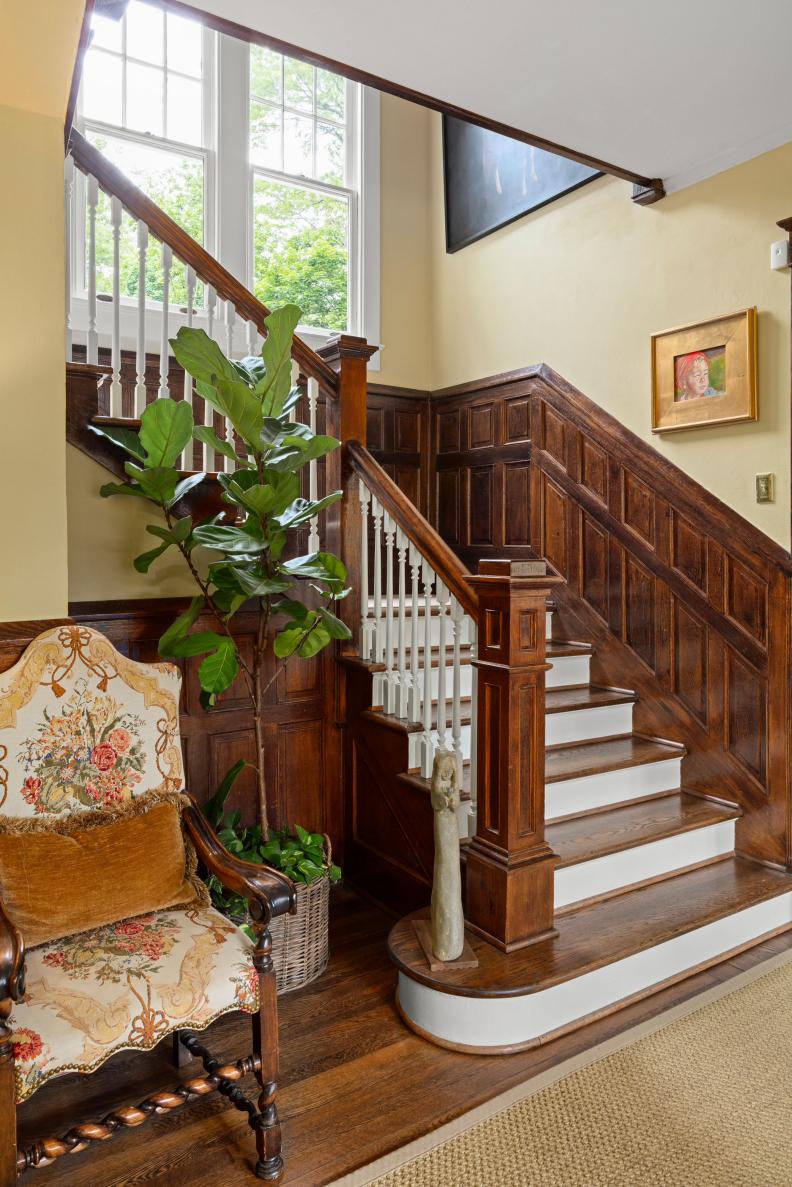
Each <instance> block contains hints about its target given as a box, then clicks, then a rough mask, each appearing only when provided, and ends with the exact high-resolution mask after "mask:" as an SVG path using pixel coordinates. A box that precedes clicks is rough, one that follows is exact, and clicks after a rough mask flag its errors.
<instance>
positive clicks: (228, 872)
mask: <svg viewBox="0 0 792 1187" xmlns="http://www.w3.org/2000/svg"><path fill="white" fill-rule="evenodd" d="M187 798H188V800H189V806H188V807H187V808H185V809H184V812H183V819H184V823H185V827H186V829H187V832H188V833H189V835H190V839H191V840H192V843H193V844H194V845H195V850H196V853H197V854H198V857H199V858H200V860H201V861H202V862H203V864H204V865H205V866H206V868H207V870H209V872H210V873H211V874H214V875H215V877H217V878H219V879H220V881H221V882H222V883H223V885H224V886H225V887H227V889H228V890H233V891H234V893H235V894H239V895H241V896H242V898H246V899H247V900H248V901H249V902H250V903H251V904H255V906H256V907H257V910H256V911H255V912H254V915H255V916H256V917H257V918H259V919H263V920H264V921H265V922H267V923H268V922H269V920H270V919H273V918H274V917H275V916H276V915H286V914H287V913H289V912H293V911H294V909H295V906H296V901H297V900H296V895H295V891H294V883H293V882H292V880H291V878H287V876H286V875H285V874H282V873H280V871H279V870H273V869H272V867H271V866H266V865H256V864H255V863H254V862H252V861H242V859H241V858H239V857H235V856H234V854H233V853H229V851H228V850H227V849H226V848H225V846H224V845H223V844H222V843H221V842H220V840H219V838H218V836H217V833H216V832H215V831H214V829H213V828H212V826H211V825H210V823H209V821H208V820H207V819H206V817H205V816H204V814H203V812H202V811H201V809H200V808H199V807H198V804H197V803H196V801H195V799H194V798H193V797H192V796H191V795H188V796H187Z"/></svg>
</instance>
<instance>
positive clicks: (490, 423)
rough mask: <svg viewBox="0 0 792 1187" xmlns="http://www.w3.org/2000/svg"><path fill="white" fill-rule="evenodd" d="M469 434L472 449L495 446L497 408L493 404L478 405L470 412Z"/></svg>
mask: <svg viewBox="0 0 792 1187" xmlns="http://www.w3.org/2000/svg"><path fill="white" fill-rule="evenodd" d="M468 415H469V422H468V433H469V438H470V448H471V449H482V448H484V447H485V446H487V445H494V444H495V408H494V405H493V404H492V403H489V404H477V405H474V406H473V407H472V408H471V409H470V410H469V414H468Z"/></svg>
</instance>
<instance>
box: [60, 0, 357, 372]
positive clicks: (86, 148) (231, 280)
mask: <svg viewBox="0 0 792 1187" xmlns="http://www.w3.org/2000/svg"><path fill="white" fill-rule="evenodd" d="M190 11H192V10H190ZM69 148H70V151H71V153H72V156H73V157H74V161H75V164H76V165H77V166H78V167H79V168H80V169H82V171H83V172H84V173H90V174H92V175H93V176H94V177H95V178H96V180H97V181H98V182H99V185H100V186H101V188H102V189H103V190H105V191H106V192H107V193H109V194H112V195H113V196H114V197H116V198H119V199H120V200H121V203H122V204H123V206H124V207H125V208H126V209H127V210H128V211H129V213H130V214H132V215H133V216H134V217H135V218H137V219H140V220H141V222H144V223H145V224H146V226H147V227H148V228H149V230H150V231H151V233H152V234H153V235H155V236H156V238H157V239H159V240H160V242H161V243H167V244H168V246H169V247H170V248H172V250H173V251H174V253H175V254H176V255H177V256H178V258H179V259H180V260H182V261H183V262H184V263H186V264H189V265H190V266H191V267H192V268H194V269H195V272H196V274H197V275H198V276H199V277H200V278H201V280H203V281H205V282H206V283H207V284H211V285H212V287H213V288H214V289H215V290H216V292H217V295H218V297H221V298H222V299H223V300H224V301H231V303H232V304H233V306H234V308H235V309H236V311H237V313H239V314H240V316H241V317H243V318H244V319H245V320H246V321H252V322H253V323H254V325H255V326H256V329H257V330H258V332H259V333H260V334H266V326H265V324H264V323H265V320H266V318H267V317H268V316H269V313H270V311H269V309H268V308H267V306H266V305H262V303H261V302H260V301H259V300H257V298H256V297H254V296H253V294H252V293H251V292H248V290H247V289H246V288H245V286H244V285H242V284H240V283H239V281H238V280H237V279H236V277H234V276H232V275H231V273H230V272H228V271H227V270H226V269H225V268H224V267H223V266H222V264H219V263H218V262H217V260H216V259H215V258H214V256H211V255H210V254H209V252H208V251H206V249H205V248H204V247H202V246H201V245H200V243H196V241H195V240H194V239H193V238H192V236H190V235H188V234H187V232H186V231H183V230H182V228H181V227H180V226H179V225H178V223H176V222H174V221H173V219H172V218H170V217H169V216H168V215H167V214H166V213H165V211H164V210H161V209H160V207H159V206H157V204H156V203H155V202H152V201H151V199H150V198H148V197H147V196H146V195H145V194H144V193H143V191H142V190H139V189H138V187H137V186H136V185H134V183H133V182H131V181H130V180H129V178H128V177H126V176H125V175H124V174H123V173H122V172H121V170H120V169H117V168H116V167H115V165H113V164H112V163H111V162H110V161H108V159H107V157H105V156H103V154H102V153H100V152H99V151H98V149H96V148H94V146H93V145H92V144H89V142H88V141H87V140H86V139H85V137H84V136H83V135H82V134H81V133H80V132H78V131H77V129H76V128H73V129H72V132H71V136H70V139H69ZM343 337H344V338H348V337H349V335H344V336H343ZM292 358H293V359H294V361H295V362H296V363H297V364H298V365H299V367H300V369H301V370H302V371H303V372H304V373H305V374H306V375H310V376H311V377H312V378H314V379H317V380H318V381H319V382H320V383H321V384H322V385H323V386H324V388H325V389H326V390H327V391H330V392H335V391H336V390H337V384H338V380H337V377H336V373H335V372H334V371H333V368H332V367H331V366H330V365H329V364H328V363H327V362H325V360H324V359H323V358H320V356H319V355H318V354H317V353H316V351H314V350H312V349H311V347H310V346H308V345H307V343H305V342H303V340H302V339H301V338H298V337H297V336H296V335H295V337H294V341H293V344H292Z"/></svg>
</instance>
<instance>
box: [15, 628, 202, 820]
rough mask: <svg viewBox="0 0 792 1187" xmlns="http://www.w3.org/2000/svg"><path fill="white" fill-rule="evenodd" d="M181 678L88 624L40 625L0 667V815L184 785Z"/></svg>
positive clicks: (33, 814)
mask: <svg viewBox="0 0 792 1187" xmlns="http://www.w3.org/2000/svg"><path fill="white" fill-rule="evenodd" d="M180 685H181V676H180V674H179V671H178V669H177V668H175V667H174V666H173V665H172V664H162V663H157V664H141V663H136V662H135V661H134V660H130V659H127V657H126V656H123V655H121V653H120V652H118V651H116V649H115V647H113V645H112V644H111V643H110V641H109V640H108V639H106V638H105V637H104V635H101V634H99V632H98V631H94V630H90V629H89V628H88V627H84V626H62V627H55V628H54V629H53V630H50V631H45V632H44V634H41V635H39V636H38V638H37V639H35V640H34V641H33V642H32V643H31V644H30V646H29V647H28V648H27V650H26V651H25V654H24V655H23V656H22V658H21V659H20V660H19V662H18V663H17V664H15V665H14V667H12V668H10V669H9V670H8V671H7V672H3V673H2V674H0V814H2V815H4V816H6V817H12V818H14V819H16V820H20V821H24V820H25V819H28V820H32V819H39V820H41V819H42V817H47V816H61V817H62V816H63V815H67V814H70V813H74V812H81V811H103V810H104V811H108V810H118V809H119V808H121V807H123V805H125V804H129V803H130V802H131V801H132V800H135V799H139V798H140V797H142V796H144V795H146V794H147V793H149V792H158V793H161V794H162V793H168V792H178V791H181V790H183V788H184V774H183V770H182V756H181V747H180V744H179V715H178V710H179V689H180Z"/></svg>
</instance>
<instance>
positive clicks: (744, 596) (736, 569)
mask: <svg viewBox="0 0 792 1187" xmlns="http://www.w3.org/2000/svg"><path fill="white" fill-rule="evenodd" d="M725 559H726V563H725V573H724V595H725V603H726V604H725V611H726V613H727V614H728V616H729V618H731V620H732V621H733V622H736V623H737V625H738V626H739V627H741V628H742V630H744V631H745V632H746V633H747V634H749V635H750V636H751V637H752V638H753V639H756V641H757V643H760V644H761V645H762V646H763V647H764V646H766V644H767V583H766V582H764V581H762V580H760V578H758V577H755V576H754V575H753V574H752V573H749V571H748V570H747V569H746V568H745V566H744V565H741V564H740V562H739V561H737V560H734V558H733V557H730V556H729V555H728V554H727V555H726V558H725Z"/></svg>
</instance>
